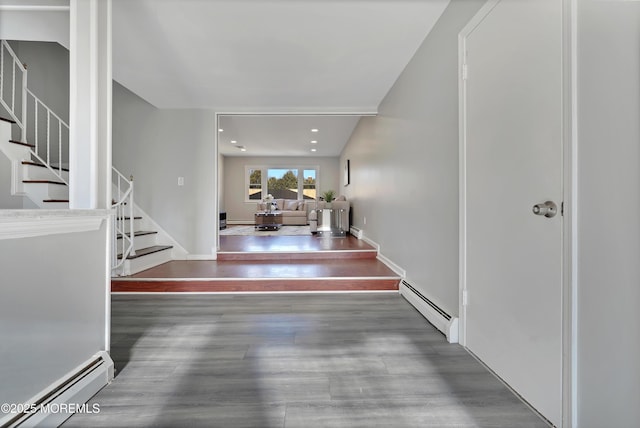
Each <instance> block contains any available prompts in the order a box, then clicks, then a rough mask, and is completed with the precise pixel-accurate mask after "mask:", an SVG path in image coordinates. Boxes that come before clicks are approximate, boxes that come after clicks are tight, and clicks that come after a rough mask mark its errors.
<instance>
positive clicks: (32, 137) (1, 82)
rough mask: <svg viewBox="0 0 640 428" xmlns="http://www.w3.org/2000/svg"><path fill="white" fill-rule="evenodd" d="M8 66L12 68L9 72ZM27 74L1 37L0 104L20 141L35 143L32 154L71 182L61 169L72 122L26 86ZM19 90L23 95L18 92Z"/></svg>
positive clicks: (63, 180) (56, 173)
mask: <svg viewBox="0 0 640 428" xmlns="http://www.w3.org/2000/svg"><path fill="white" fill-rule="evenodd" d="M7 69H10V72H9V73H7ZM27 77H28V74H27V67H26V65H24V64H22V63H21V62H20V60H19V59H18V57H17V55H16V54H15V52H14V51H13V49H11V46H10V45H9V43H7V42H6V40H0V105H2V107H4V109H5V110H6V111H7V113H8V114H9V115H10V116H11V118H12V119H13V120H14V121H15V122H16V125H18V127H19V128H20V139H21V142H23V143H27V144H30V145H31V146H32V147H31V149H30V150H31V156H33V158H34V159H36V160H37V161H38V162H39V163H41V164H42V165H44V166H45V167H47V169H49V171H51V172H52V173H53V174H54V175H55V176H56V177H57V178H58V179H59V180H60V181H62V182H63V183H65V184H67V185H68V184H69V182H68V181H67V180H66V179H65V178H64V177H63V174H62V171H63V169H64V164H65V162H64V160H63V156H66V159H67V162H66V164H67V165H68V164H69V160H68V158H69V125H68V124H67V123H66V122H65V121H64V120H62V119H61V118H60V117H59V116H58V115H57V114H55V113H54V112H53V111H52V110H51V109H50V108H49V107H48V106H47V105H46V104H44V103H43V102H42V101H41V100H40V99H39V98H38V97H36V96H35V94H34V93H33V92H31V91H30V90H29V89H28V88H27ZM9 85H10V86H9ZM18 87H19V88H18ZM18 89H19V92H20V93H21V94H20V96H18V95H17V94H16V92H17V90H18ZM29 105H33V109H32V112H33V118H31V117H30V116H29V115H28V113H29V109H28V106H29ZM18 111H19V112H18ZM42 128H45V129H44V130H43V129H42ZM43 140H44V141H43ZM56 142H57V150H55V152H57V153H55V152H54V153H55V154H57V161H58V165H57V166H54V165H53V161H54V156H53V153H52V143H54V144H55V143H56ZM42 152H44V153H42Z"/></svg>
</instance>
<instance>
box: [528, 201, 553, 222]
mask: <svg viewBox="0 0 640 428" xmlns="http://www.w3.org/2000/svg"><path fill="white" fill-rule="evenodd" d="M532 211H533V213H534V214H535V215H543V216H545V217H547V218H551V217H555V215H556V214H558V206H557V205H556V204H555V202H553V201H546V202H545V203H543V204H535V205H534V206H533V209H532Z"/></svg>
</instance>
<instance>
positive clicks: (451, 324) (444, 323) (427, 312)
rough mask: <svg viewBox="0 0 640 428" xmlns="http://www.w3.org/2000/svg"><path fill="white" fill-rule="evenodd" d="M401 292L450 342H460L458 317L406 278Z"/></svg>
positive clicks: (401, 283)
mask: <svg viewBox="0 0 640 428" xmlns="http://www.w3.org/2000/svg"><path fill="white" fill-rule="evenodd" d="M400 294H402V297H404V298H405V299H407V301H408V302H409V303H411V304H412V305H413V306H414V307H415V308H416V309H417V310H418V311H419V312H420V313H421V314H422V315H424V317H425V318H426V319H427V321H429V322H430V323H431V324H432V325H433V326H434V327H435V328H437V329H438V330H440V331H441V332H442V333H443V334H444V335H445V336H446V337H447V341H448V342H449V343H458V318H457V317H452V316H451V315H449V314H448V313H446V312H445V311H444V310H443V309H442V308H440V307H439V306H438V305H436V304H435V303H433V301H431V300H430V299H428V298H427V297H426V296H424V295H423V294H422V293H420V292H419V291H418V290H416V289H415V287H413V286H412V285H411V284H409V283H408V282H407V281H405V280H404V279H403V280H402V281H401V282H400Z"/></svg>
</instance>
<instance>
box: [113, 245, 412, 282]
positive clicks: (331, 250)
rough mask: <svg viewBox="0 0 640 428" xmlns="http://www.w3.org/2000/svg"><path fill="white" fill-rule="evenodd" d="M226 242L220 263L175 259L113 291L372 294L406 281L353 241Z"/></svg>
mask: <svg viewBox="0 0 640 428" xmlns="http://www.w3.org/2000/svg"><path fill="white" fill-rule="evenodd" d="M221 238H225V239H224V240H223V239H221V245H220V247H221V252H220V253H218V255H219V259H218V260H217V261H204V260H186V261H185V260H174V261H171V262H168V263H165V264H162V265H160V266H156V267H154V268H151V269H148V270H146V271H143V272H140V273H137V274H135V275H132V276H129V277H124V278H113V279H112V281H111V291H114V292H239V291H252V292H254V291H356V290H357V291H365V290H369V291H371V290H397V289H398V285H399V282H400V278H399V277H398V275H397V274H396V273H395V272H393V271H392V270H391V269H389V268H388V267H387V266H386V265H385V264H384V263H382V262H380V261H379V260H377V259H376V258H375V257H376V255H377V253H376V250H375V249H374V248H373V247H371V246H370V245H368V244H366V243H364V242H362V241H359V240H357V239H355V238H353V237H347V238H317V237H313V236H309V237H307V236H278V237H267V236H265V237H247V236H225V237H221ZM229 238H230V239H229ZM220 254H227V255H228V256H229V258H227V259H225V258H224V257H223V258H222V259H220Z"/></svg>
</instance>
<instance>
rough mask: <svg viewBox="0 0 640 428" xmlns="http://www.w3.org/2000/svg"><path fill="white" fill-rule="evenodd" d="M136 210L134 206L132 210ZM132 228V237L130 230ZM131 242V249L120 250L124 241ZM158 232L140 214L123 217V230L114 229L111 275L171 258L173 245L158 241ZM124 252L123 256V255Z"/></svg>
mask: <svg viewBox="0 0 640 428" xmlns="http://www.w3.org/2000/svg"><path fill="white" fill-rule="evenodd" d="M135 211H136V209H135V207H134V212H135ZM131 228H133V239H132V240H131V232H129V230H131ZM129 240H131V241H132V242H133V251H130V252H126V251H124V252H123V251H122V248H123V245H126V241H129ZM159 241H160V238H159V233H158V231H156V230H153V227H152V226H150V225H149V223H148V221H146V218H145V217H143V216H140V215H135V214H134V216H133V219H132V217H130V216H125V217H124V232H123V230H119V231H116V236H115V245H116V252H115V253H114V254H115V258H116V261H115V263H114V264H113V266H114V268H113V269H112V276H113V277H118V276H125V275H133V274H135V273H138V272H141V271H143V270H146V269H149V268H151V267H154V266H157V265H160V264H162V263H166V262H168V261H170V260H172V259H173V254H172V249H173V245H166V244H161V243H159ZM123 254H124V256H123Z"/></svg>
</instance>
